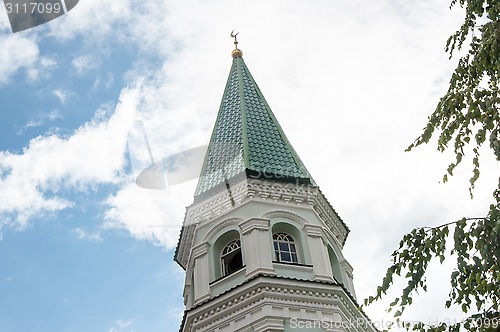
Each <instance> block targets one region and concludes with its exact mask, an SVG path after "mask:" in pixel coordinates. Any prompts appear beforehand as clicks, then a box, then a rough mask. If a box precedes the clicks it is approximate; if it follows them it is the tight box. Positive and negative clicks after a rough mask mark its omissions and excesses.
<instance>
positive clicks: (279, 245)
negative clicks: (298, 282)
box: [273, 233, 299, 264]
mask: <svg viewBox="0 0 500 332" xmlns="http://www.w3.org/2000/svg"><path fill="white" fill-rule="evenodd" d="M273 248H274V260H275V261H276V262H280V263H292V264H298V262H299V260H298V258H297V247H296V244H295V241H294V239H293V237H291V236H290V235H289V234H286V233H275V234H273Z"/></svg>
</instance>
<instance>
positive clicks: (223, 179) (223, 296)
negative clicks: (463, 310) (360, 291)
mask: <svg viewBox="0 0 500 332" xmlns="http://www.w3.org/2000/svg"><path fill="white" fill-rule="evenodd" d="M348 233H349V230H348V228H347V226H346V225H345V223H344V222H343V221H342V219H341V218H340V217H339V216H338V214H337V213H336V212H335V210H334V209H333V208H332V206H331V205H330V203H329V202H328V201H327V199H326V198H325V197H324V195H323V194H322V193H321V191H320V190H319V187H318V186H317V184H316V183H315V182H314V180H313V178H312V177H311V175H310V174H309V172H308V171H307V169H306V167H305V166H304V164H303V163H302V161H301V160H300V158H299V157H298V155H297V154H296V152H295V151H294V149H293V148H292V146H291V144H290V142H289V141H288V140H287V138H286V136H285V134H284V132H283V130H282V129H281V127H280V125H279V123H278V121H277V120H276V118H275V116H274V115H273V113H272V111H271V108H270V107H269V105H268V104H267V102H266V100H265V98H264V96H263V94H262V92H261V91H260V89H259V87H258V86H257V84H256V82H255V80H254V79H253V77H252V75H251V74H250V71H249V70H248V68H247V66H246V64H245V62H244V60H243V57H242V52H241V51H240V50H239V49H235V50H234V51H233V63H232V67H231V70H230V73H229V77H228V80H227V84H226V87H225V90H224V95H223V97H222V102H221V105H220V109H219V113H218V116H217V120H216V122H215V126H214V130H213V133H212V137H211V140H210V144H209V147H208V150H207V154H206V156H205V160H204V164H203V168H202V171H201V175H200V179H199V182H198V186H197V188H196V192H195V198H194V203H193V204H192V205H191V206H189V207H188V208H187V211H186V216H185V219H184V224H183V227H182V231H181V235H180V239H179V242H178V245H177V249H176V252H175V257H174V259H175V261H176V262H177V263H178V264H179V265H180V266H181V267H182V268H183V269H184V270H185V271H186V280H185V286H184V304H185V306H186V310H185V313H184V318H183V321H182V325H181V331H185V332H188V331H189V332H191V331H211V332H212V331H215V332H225V331H228V332H233V331H259V332H260V331H375V329H374V328H373V326H372V325H371V324H370V322H369V321H368V319H367V318H366V316H365V315H364V314H363V313H362V312H361V311H360V310H359V309H358V305H357V304H356V294H355V291H354V286H353V274H352V271H353V269H352V267H351V265H350V264H349V263H348V262H347V260H346V259H345V258H344V256H343V254H342V248H343V245H344V243H345V241H346V238H347V235H348Z"/></svg>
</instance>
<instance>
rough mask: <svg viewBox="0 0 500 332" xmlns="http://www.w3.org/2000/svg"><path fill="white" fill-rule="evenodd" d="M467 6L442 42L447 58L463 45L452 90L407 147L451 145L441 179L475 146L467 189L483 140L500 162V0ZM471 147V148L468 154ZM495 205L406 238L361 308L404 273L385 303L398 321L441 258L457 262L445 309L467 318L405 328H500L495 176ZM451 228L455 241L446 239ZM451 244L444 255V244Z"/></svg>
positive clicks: (463, 0) (462, 0) (463, 2)
mask: <svg viewBox="0 0 500 332" xmlns="http://www.w3.org/2000/svg"><path fill="white" fill-rule="evenodd" d="M457 4H458V5H460V6H461V7H465V11H466V15H465V20H464V22H463V24H462V26H461V27H460V29H459V30H458V31H456V32H455V33H454V34H453V35H452V36H450V38H449V39H448V41H447V43H446V48H445V50H446V52H448V53H449V55H450V58H451V57H452V56H453V55H454V52H456V51H460V50H462V48H463V46H464V45H465V44H466V43H469V44H468V49H467V53H465V55H463V56H462V57H461V58H460V59H459V61H458V65H457V67H456V69H455V71H454V72H453V74H452V76H451V79H450V83H449V88H448V91H447V92H446V94H445V95H444V96H443V97H442V98H441V99H440V101H439V103H438V104H437V106H436V109H435V111H434V112H433V113H432V115H431V116H430V117H429V119H428V123H427V125H426V127H425V128H424V131H423V133H422V135H421V136H420V137H419V138H417V139H416V140H415V142H413V143H412V144H411V145H410V146H409V147H408V149H407V151H410V150H412V149H413V148H414V147H416V146H419V145H421V144H423V143H428V142H429V141H430V139H431V137H433V136H438V142H437V146H438V150H439V151H445V150H447V149H448V145H449V144H450V142H453V151H454V154H455V160H454V161H453V162H451V163H450V165H449V166H448V169H447V172H446V174H445V175H444V177H443V182H446V181H447V180H448V176H453V171H454V169H455V168H456V167H457V165H458V164H460V162H461V161H462V160H463V157H464V156H465V155H466V152H467V151H470V149H472V164H473V171H472V177H471V178H470V187H469V192H470V194H471V197H472V194H473V189H474V184H475V182H476V181H477V179H478V178H479V175H480V172H479V150H480V148H481V146H482V145H483V143H485V142H486V140H488V142H489V147H490V148H491V150H492V152H493V154H494V156H495V158H496V160H497V161H500V115H499V105H500V97H499V93H498V92H499V91H498V83H499V76H500V75H499V73H500V1H498V0H452V2H451V6H450V8H451V7H453V6H455V5H457ZM467 149H469V150H467ZM493 198H494V203H493V204H491V205H490V207H489V212H488V214H487V215H486V216H485V217H483V218H463V219H461V220H458V221H455V222H450V223H447V224H444V225H441V226H437V227H432V228H429V227H422V228H417V229H414V230H413V231H411V232H410V233H408V234H406V235H405V236H404V237H403V239H402V240H401V242H400V243H399V248H398V249H397V250H396V251H394V252H393V254H392V266H391V267H389V269H388V270H387V273H386V275H385V277H384V279H383V281H382V285H381V286H379V287H378V289H377V292H376V295H375V296H370V297H369V298H368V299H366V300H365V304H370V303H373V302H374V301H376V300H379V299H380V298H381V297H382V296H383V295H385V294H386V291H387V290H388V289H389V288H390V287H391V285H392V283H393V277H394V275H396V276H404V278H405V280H407V281H408V284H407V286H406V287H405V288H404V289H403V291H402V294H401V296H400V297H397V298H396V299H395V300H394V301H393V302H392V303H391V304H390V306H389V309H388V311H392V310H393V309H395V312H394V317H396V318H397V319H398V320H399V319H400V318H399V317H400V316H401V314H402V313H403V312H404V310H405V308H407V307H408V306H409V305H411V304H412V297H413V296H414V294H415V293H417V292H418V291H419V290H423V291H426V289H427V284H426V277H425V272H426V270H427V267H428V264H429V262H430V261H431V260H432V259H434V258H438V259H439V261H440V262H441V263H442V262H443V261H444V260H445V259H446V258H449V257H450V254H452V256H451V257H456V258H457V265H456V268H455V269H454V271H453V272H452V273H451V280H450V283H451V290H450V293H449V299H448V300H447V301H446V303H445V307H446V308H450V307H451V306H454V305H458V306H460V308H461V309H462V311H463V312H464V313H466V314H467V318H466V319H465V320H463V321H460V322H450V321H448V322H441V323H439V324H437V325H433V326H429V325H426V324H424V323H418V324H408V325H406V324H405V325H404V326H405V327H406V328H407V329H413V330H419V331H459V330H460V329H466V330H474V331H477V330H479V331H489V330H497V329H500V315H499V304H500V272H499V271H500V266H499V265H500V178H499V183H498V188H497V189H496V190H495V191H494V192H493ZM450 230H453V238H451V236H450V234H449V233H450ZM447 240H450V241H452V242H453V244H452V245H450V246H449V247H452V248H451V249H449V251H448V250H447V246H446V242H447Z"/></svg>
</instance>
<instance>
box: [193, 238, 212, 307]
mask: <svg viewBox="0 0 500 332" xmlns="http://www.w3.org/2000/svg"><path fill="white" fill-rule="evenodd" d="M208 248H209V245H208V243H201V244H199V245H197V246H196V247H194V248H193V250H192V252H191V255H192V257H193V260H194V271H193V273H194V302H195V303H199V302H203V301H205V300H206V299H208V298H210V287H209V278H208V276H209V261H208Z"/></svg>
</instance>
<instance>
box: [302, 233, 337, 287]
mask: <svg viewBox="0 0 500 332" xmlns="http://www.w3.org/2000/svg"><path fill="white" fill-rule="evenodd" d="M304 231H305V232H306V234H307V237H308V240H309V241H308V242H309V247H310V252H311V257H312V264H313V273H314V280H319V281H329V282H332V281H333V277H332V276H333V273H332V267H331V266H330V261H329V259H328V256H327V253H328V249H327V247H326V245H325V243H324V242H323V230H322V228H321V226H317V225H305V226H304Z"/></svg>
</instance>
